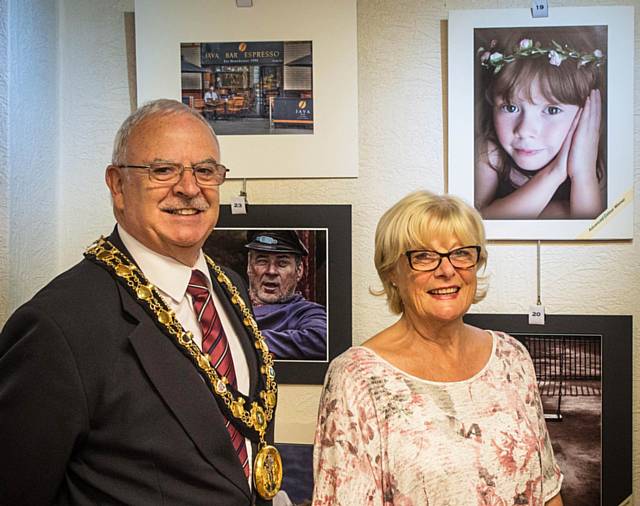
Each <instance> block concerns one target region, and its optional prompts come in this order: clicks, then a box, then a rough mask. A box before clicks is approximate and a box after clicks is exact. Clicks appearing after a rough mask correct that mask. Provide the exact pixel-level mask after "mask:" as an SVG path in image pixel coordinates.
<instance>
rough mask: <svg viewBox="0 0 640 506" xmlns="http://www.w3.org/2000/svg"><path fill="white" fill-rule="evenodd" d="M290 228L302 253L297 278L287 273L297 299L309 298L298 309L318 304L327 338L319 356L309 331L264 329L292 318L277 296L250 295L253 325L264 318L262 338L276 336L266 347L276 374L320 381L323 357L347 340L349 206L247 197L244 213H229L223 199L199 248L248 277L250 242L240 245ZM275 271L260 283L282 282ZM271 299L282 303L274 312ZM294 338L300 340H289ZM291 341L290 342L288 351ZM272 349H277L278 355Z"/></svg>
mask: <svg viewBox="0 0 640 506" xmlns="http://www.w3.org/2000/svg"><path fill="white" fill-rule="evenodd" d="M258 232H261V234H258ZM292 233H295V234H296V235H297V236H298V238H299V239H300V241H301V242H302V243H303V244H304V245H305V246H304V247H305V248H306V249H307V253H308V254H306V255H305V256H304V257H301V258H302V260H301V261H303V262H304V264H303V267H302V272H303V276H302V277H301V278H300V279H299V280H298V282H297V284H295V281H294V286H295V290H296V292H301V293H300V294H299V295H298V296H297V297H298V299H297V300H299V301H301V302H300V303H299V304H300V305H302V304H305V305H309V306H313V307H312V308H311V309H308V308H307V307H306V306H305V307H304V308H303V309H301V311H304V318H308V317H312V316H308V315H309V313H310V312H311V313H313V315H315V316H317V310H318V309H319V308H322V310H323V311H324V310H326V323H325V325H326V343H325V349H324V350H322V356H320V355H318V353H319V352H318V347H317V342H318V340H317V337H315V334H314V336H309V335H305V336H302V338H300V340H299V341H296V339H298V338H297V337H296V336H295V333H294V332H293V331H290V332H289V331H288V330H287V332H289V333H288V335H287V336H286V337H285V336H283V334H284V333H287V332H284V333H283V332H274V333H272V332H271V330H269V329H273V328H274V321H275V320H276V319H278V320H280V321H283V322H285V323H286V325H289V324H290V323H291V322H293V319H294V316H292V312H290V311H289V310H288V309H287V308H286V307H284V305H283V304H275V302H274V303H273V305H269V303H270V301H268V300H261V301H257V304H264V305H263V307H258V306H255V307H254V312H255V313H256V316H257V321H258V325H259V326H261V325H263V326H262V328H261V330H263V335H265V338H266V340H267V343H268V344H269V343H270V342H271V343H275V344H276V348H274V349H272V352H273V353H274V356H275V369H276V377H277V380H278V382H279V383H282V384H287V383H293V384H322V383H323V381H324V376H325V373H326V370H327V367H328V365H329V362H330V361H331V360H332V359H333V358H335V357H336V356H337V355H339V354H340V353H342V352H343V351H345V350H346V349H347V348H348V347H349V346H351V206H350V205H248V206H247V213H246V214H233V213H232V212H231V208H230V206H222V207H221V208H220V217H219V220H218V224H217V225H216V228H215V230H214V231H213V232H212V234H211V235H210V236H209V238H208V239H207V241H206V242H205V245H204V250H205V252H206V253H207V254H208V255H210V256H211V257H212V258H213V259H214V260H217V261H219V262H220V263H221V264H222V265H225V266H227V267H230V268H232V269H234V270H235V271H236V272H238V274H240V275H241V276H243V277H244V278H245V280H246V281H247V284H248V285H251V283H252V281H251V279H250V276H249V273H248V269H247V262H248V258H249V254H248V252H249V249H250V248H247V245H249V246H251V245H253V244H255V242H252V241H255V240H257V241H262V243H264V244H266V245H267V249H268V248H269V247H271V244H275V241H277V240H279V239H280V238H281V237H282V236H287V237H288V235H290V234H292ZM256 235H257V236H258V237H257V238H256V237H255V236H256ZM263 236H264V237H263ZM274 237H275V239H274ZM287 237H285V240H287ZM294 240H297V239H294ZM288 244H291V242H289V243H288ZM252 251H253V252H254V254H255V253H261V251H255V250H252ZM266 252H268V251H266ZM274 256H275V254H274ZM251 277H252V278H253V274H252V276H251ZM255 279H256V281H255V283H256V284H255V285H254V286H256V287H257V286H259V281H257V280H259V279H260V278H259V277H258V276H257V275H256V277H255ZM273 279H275V276H274V278H273ZM279 279H280V281H279V283H280V285H279V286H276V283H271V285H270V286H269V287H268V288H267V290H268V291H270V292H271V293H274V292H277V290H284V288H282V286H284V283H285V281H282V277H280V278H279ZM257 291H258V290H256V292H257ZM276 295H277V293H276ZM302 301H303V302H302ZM275 307H278V308H280V307H282V308H283V309H282V310H280V309H278V310H279V311H281V312H280V313H275V312H271V311H272V309H273V308H275ZM285 313H286V314H285ZM283 315H284V316H283ZM281 316H282V318H281ZM262 318H265V319H262ZM296 318H297V316H296ZM301 318H302V317H301ZM307 321H308V320H307ZM261 322H262V323H261ZM285 323H282V325H280V323H275V325H276V326H277V325H280V327H279V329H280V330H282V328H283V326H284V325H285ZM267 327H268V328H269V329H267ZM287 328H288V327H287ZM305 333H306V331H305ZM270 339H273V341H270ZM309 339H310V340H311V341H308V340H309ZM288 340H290V341H288ZM305 340H307V341H305ZM294 341H295V342H296V343H298V342H301V343H303V344H301V345H298V344H296V345H295V346H294V345H293V342H294ZM305 342H311V344H308V345H307V344H305ZM292 349H295V351H294V352H293V353H294V354H293V355H291V353H292V352H291V350H292ZM278 354H281V355H280V358H278Z"/></svg>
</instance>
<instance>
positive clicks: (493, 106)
mask: <svg viewBox="0 0 640 506" xmlns="http://www.w3.org/2000/svg"><path fill="white" fill-rule="evenodd" d="M633 37H634V34H633V7H577V8H573V7H572V8H553V9H550V13H549V17H547V18H533V17H532V16H531V11H530V9H501V10H482V11H451V12H450V15H449V85H450V90H449V171H448V173H449V191H450V192H451V193H454V194H457V195H459V196H461V197H463V198H465V200H467V201H468V202H469V203H471V204H473V205H474V206H475V207H476V208H477V209H478V210H479V211H480V213H481V214H482V216H483V218H484V220H485V226H486V230H487V236H488V238H489V239H493V240H500V239H502V240H545V239H547V240H573V239H576V240H578V239H579V240H584V239H631V238H632V233H633V108H632V107H629V104H632V103H633V49H630V48H633V40H634V38H633ZM472 118H473V120H472Z"/></svg>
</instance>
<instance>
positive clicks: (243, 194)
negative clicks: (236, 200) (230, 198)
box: [240, 178, 249, 204]
mask: <svg viewBox="0 0 640 506" xmlns="http://www.w3.org/2000/svg"><path fill="white" fill-rule="evenodd" d="M240 197H244V200H245V202H246V203H247V204H248V203H249V199H247V179H246V178H243V179H242V190H240Z"/></svg>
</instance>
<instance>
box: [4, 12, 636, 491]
mask: <svg viewBox="0 0 640 506" xmlns="http://www.w3.org/2000/svg"><path fill="white" fill-rule="evenodd" d="M257 1H265V0H257ZM2 2H3V0H0V5H2ZM10 3H11V6H14V4H20V9H22V11H23V13H25V14H26V11H27V9H29V8H30V7H29V6H33V5H34V3H35V2H18V1H17V0H10ZM59 3H60V6H61V10H60V34H61V35H60V38H59V44H60V49H61V50H60V53H59V58H61V65H60V71H59V73H57V74H56V72H55V69H54V68H53V69H52V66H53V64H52V63H51V62H52V61H55V54H54V55H53V56H54V58H52V59H51V60H48V61H43V62H41V61H40V60H39V59H38V61H37V62H38V65H37V66H36V65H35V63H36V56H34V55H36V54H39V52H42V51H45V53H46V52H47V51H53V49H51V47H46V48H45V47H42V46H43V44H42V42H39V41H42V40H43V38H42V37H41V36H38V34H36V33H31V34H30V37H29V39H28V40H27V39H26V38H25V40H24V41H22V44H23V46H22V47H23V48H25V49H24V50H23V49H21V51H22V52H21V53H20V54H19V58H18V59H16V57H15V56H12V58H11V61H12V68H13V67H17V66H18V65H17V63H16V62H20V63H21V65H22V66H24V63H25V62H26V63H27V65H26V67H27V69H26V70H28V72H26V71H25V73H26V74H28V77H29V78H28V79H27V78H26V76H24V77H23V78H21V79H18V80H17V82H16V81H14V80H13V79H12V80H11V85H12V87H13V86H15V84H18V85H19V86H17V87H15V88H14V89H15V90H16V92H15V95H17V96H16V97H15V99H14V100H15V103H11V105H10V107H11V113H10V118H11V121H12V123H11V127H12V135H14V137H13V138H14V139H15V140H14V141H13V142H14V144H12V147H13V146H14V145H15V148H16V149H17V150H18V151H17V153H16V154H17V157H16V158H14V156H13V153H12V154H11V164H10V166H11V168H12V184H11V185H10V188H12V189H15V192H16V193H15V195H13V196H12V198H11V205H12V206H17V209H16V211H12V212H11V238H12V240H13V239H14V238H15V239H16V240H17V243H16V244H15V245H13V243H12V247H11V252H12V258H11V262H10V263H9V267H10V270H11V280H12V281H16V280H17V281H18V282H19V284H24V287H21V288H20V290H17V291H15V292H13V293H12V294H11V298H10V303H11V305H12V306H14V305H16V304H17V303H19V302H21V301H22V300H24V299H25V298H26V296H27V295H28V294H29V293H30V292H31V290H32V289H33V288H34V287H36V286H38V285H42V284H43V283H44V282H45V280H46V279H48V278H50V277H51V276H53V275H54V274H56V273H57V272H59V271H60V270H62V269H63V268H65V267H67V266H68V265H71V264H72V263H75V262H76V261H77V260H78V259H79V258H80V254H81V251H82V249H83V247H84V246H85V245H86V244H88V243H89V242H91V241H92V240H93V239H94V238H95V237H97V236H98V235H99V234H101V233H107V232H109V230H110V228H111V226H112V223H113V219H112V216H111V211H110V205H109V199H108V194H107V191H106V189H105V187H104V183H103V181H102V178H103V172H104V166H105V164H106V163H107V162H108V160H109V158H110V149H111V141H112V138H113V135H114V133H115V130H116V128H117V126H118V124H119V123H120V121H121V120H122V119H123V118H124V116H126V114H127V112H128V110H129V104H130V98H129V97H130V93H131V92H130V90H131V88H130V87H129V86H128V81H127V74H126V69H127V64H128V60H127V51H126V48H127V46H126V44H125V40H124V39H125V16H124V14H123V12H124V11H126V10H132V8H133V2H132V1H116V0H59ZM561 3H564V4H566V5H576V4H579V5H588V4H590V3H591V4H594V5H595V4H596V3H597V4H602V3H603V2H589V1H581V2H561ZM611 3H615V4H621V3H626V4H633V5H635V6H636V10H638V9H640V3H639V2H637V1H636V2H629V1H626V2H625V1H616V2H611ZM45 4H46V5H45ZM51 4H52V3H48V2H46V1H42V2H40V4H38V5H40V7H39V9H38V13H33V17H34V20H32V23H35V22H36V21H37V19H40V18H42V17H44V16H45V14H46V16H48V17H49V20H50V22H51V24H54V23H55V19H56V16H55V12H52V8H51V7H50V5H51ZM558 4H559V2H556V3H554V6H555V5H558ZM529 5H530V2H528V1H527V0H518V1H509V2H506V1H505V2H502V1H489V0H476V1H474V2H470V1H464V0H454V1H451V0H447V1H445V0H440V1H436V0H427V1H425V0H393V1H392V0H359V2H358V62H359V65H358V70H359V77H358V83H359V104H358V105H359V150H360V177H359V178H357V179H348V180H321V179H317V180H305V181H299V180H284V181H283V180H279V181H272V180H260V181H250V182H249V183H248V194H249V200H250V202H252V203H255V204H271V203H291V204H304V203H332V204H343V203H347V204H351V205H352V206H353V244H352V246H353V286H352V295H353V336H354V342H355V343H359V342H361V341H363V340H364V339H366V338H368V337H369V336H371V335H372V334H374V333H375V332H377V331H378V330H380V329H381V328H382V327H383V326H385V325H387V324H390V323H392V322H393V321H394V318H393V317H392V316H391V315H388V313H387V312H386V307H385V305H384V303H383V302H382V301H381V300H379V299H376V298H374V297H372V296H371V295H369V293H368V288H369V287H370V286H377V279H376V275H375V271H374V268H373V262H372V256H373V233H374V229H375V225H376V222H377V220H378V218H379V217H380V215H381V214H382V212H383V211H384V210H385V209H386V208H388V207H389V206H390V205H391V204H392V203H394V202H395V201H396V200H398V199H399V198H400V197H402V196H403V195H404V194H406V193H407V192H410V191H413V190H415V189H418V188H427V189H430V190H433V191H438V192H441V191H443V190H444V189H445V155H444V153H445V147H444V145H445V144H444V143H445V142H446V139H445V136H444V133H443V132H444V130H445V117H446V116H445V108H444V105H443V104H444V102H446V100H445V98H444V97H443V91H442V76H443V75H445V74H446V69H445V68H444V67H443V65H444V63H445V62H446V59H445V60H443V59H442V52H443V49H444V48H443V46H442V40H446V37H444V39H443V29H444V28H446V25H445V24H444V23H443V21H445V20H446V19H447V15H448V14H447V13H448V9H455V8H471V7H473V8H496V7H497V8H500V7H529ZM23 6H24V7H23ZM552 8H553V6H552ZM36 14H37V15H36ZM637 16H638V12H636V32H637V35H636V44H635V45H636V69H637V68H638V67H639V65H638V64H637V63H638V61H639V60H640V50H639V48H638V41H639V40H640V31H639V27H638V23H637ZM23 17H24V16H23ZM0 23H1V21H0ZM44 25H45V32H46V31H47V27H48V26H49V24H48V23H44ZM18 28H20V27H18ZM25 28H27V29H28V28H29V27H25ZM13 37H14V38H15V37H16V36H15V35H13ZM1 38H2V28H1V26H0V62H1V61H2V60H1V59H2V56H1V51H2V48H1ZM54 46H55V45H54ZM26 48H29V49H30V52H32V53H33V54H30V52H28V51H26ZM47 54H49V53H47ZM445 54H446V51H445ZM51 56H52V55H51V54H49V57H51ZM16 71H18V72H19V75H18V76H17V77H20V76H22V75H23V74H20V70H19V69H16ZM637 72H638V70H636V79H635V81H636V83H638V82H640V81H639V80H638V74H637ZM43 73H45V74H47V76H48V77H49V78H50V79H48V80H43V79H42V78H41V77H40V76H42V74H43ZM56 75H57V78H58V79H59V80H60V90H61V92H60V99H59V101H56V100H55V97H54V99H53V100H52V101H51V102H48V103H47V104H46V108H43V107H42V105H43V104H42V101H40V103H39V104H35V105H34V104H33V98H34V97H35V98H36V99H37V100H39V99H40V97H41V96H42V94H43V93H44V94H45V96H46V97H47V98H50V97H49V95H48V94H49V93H50V92H51V90H52V89H55V88H56V86H55V79H53V78H51V76H56ZM336 79H339V76H336ZM14 83H15V84H14ZM43 84H46V86H42V85H43ZM0 86H1V81H0ZM35 88H37V93H36V89H35ZM636 88H637V86H636ZM11 96H13V95H11ZM638 98H640V92H639V91H636V104H635V107H634V114H635V118H636V121H635V124H636V128H637V125H638V113H639V111H640V100H638ZM56 103H59V104H60V128H59V130H56V129H54V128H53V126H51V125H49V124H48V121H49V117H50V111H51V110H52V108H53V109H55V104H56ZM18 106H20V107H22V108H23V109H24V111H25V112H28V113H29V118H30V121H32V122H34V123H35V125H33V126H32V128H33V129H35V131H33V130H32V129H31V128H27V124H26V123H27V121H26V119H23V116H22V115H18V114H17V111H18V110H19V109H18ZM1 107H2V100H1V99H0V120H1V119H2V110H1ZM42 111H46V112H47V114H43V112H42ZM35 119H37V120H38V121H34V120H35ZM43 124H45V125H48V127H51V128H50V129H48V130H46V132H43V128H44V126H43ZM14 132H15V133H14ZM56 132H59V134H57V133H56ZM44 133H46V134H47V135H43V134H44ZM57 136H59V141H60V146H61V148H60V163H59V170H58V174H59V177H58V181H59V190H58V193H57V199H56V200H55V202H54V201H53V200H54V195H56V192H53V191H50V188H53V187H55V184H54V182H55V181H54V179H55V178H54V176H53V175H54V174H55V172H54V171H53V170H51V167H53V166H54V165H52V164H50V163H49V164H48V165H43V160H44V158H43V157H42V155H43V154H45V153H47V154H48V153H49V148H48V147H47V149H46V150H45V149H44V148H43V147H41V144H40V142H39V143H37V144H36V143H35V140H36V139H37V140H39V141H44V142H45V145H46V146H50V145H51V144H53V146H51V148H52V149H53V151H54V152H55V146H56V141H55V139H56V137H57ZM41 137H42V138H41ZM27 154H31V156H30V157H28V156H27ZM1 156H2V127H1V125H0V157H1ZM637 156H639V155H638V154H636V157H637ZM1 164H2V161H1V158H0V178H1V177H2V169H1V167H2V165H1ZM634 166H635V179H636V183H638V181H637V180H638V179H639V178H640V163H639V161H638V159H636V160H635V164H634ZM17 167H29V168H30V171H33V170H34V169H36V170H37V169H38V167H46V168H47V169H48V170H47V171H43V172H42V173H39V172H37V174H39V176H40V177H41V178H44V181H43V182H40V183H38V185H35V187H34V184H33V183H32V182H31V179H32V178H33V176H32V177H31V178H28V177H27V175H30V174H32V173H31V172H29V173H28V174H27V172H26V171H24V173H23V175H22V176H21V177H17V176H16V177H14V176H13V170H14V168H17ZM15 170H17V169H15ZM0 183H1V180H0ZM2 187H3V186H1V185H0V188H2ZM240 188H241V185H240V182H238V181H230V182H229V183H227V184H225V186H224V187H223V191H222V197H223V198H222V201H223V202H229V201H230V199H231V197H232V196H234V195H237V193H238V192H239V190H240ZM638 188H640V187H639V186H638V184H636V195H635V197H636V206H635V207H636V209H635V233H634V241H633V242H612V243H560V242H556V243H545V244H543V246H542V261H541V264H542V299H543V303H544V304H545V306H546V308H547V312H549V313H555V314H560V313H594V314H632V315H633V316H634V342H635V346H634V349H636V350H637V349H638V345H640V333H639V331H638V329H639V327H638V322H639V319H640V307H639V302H640V269H639V261H638V258H640V251H639V249H640V246H639V244H638V239H640V219H639V216H640V203H639V201H638V191H639V190H638ZM44 189H48V190H49V191H47V192H45V191H44ZM34 192H35V193H34ZM0 197H1V195H0ZM34 197H35V198H36V200H34ZM32 207H33V208H34V210H33V211H30V212H27V211H28V210H29V209H31V208H32ZM54 211H57V213H55V212H54ZM1 213H2V207H1V204H0V233H2V221H1V219H2V214H1ZM47 216H49V221H47V219H46V217H47ZM53 216H55V220H54V219H53V218H52V217H53ZM43 217H44V218H45V220H44V225H43V221H42V220H43ZM51 221H57V223H58V229H57V234H52V232H51V230H52V228H51V226H50V222H51ZM22 235H25V237H22ZM36 238H37V239H38V241H37V242H36V241H35V239H36ZM49 241H50V243H51V244H57V259H58V260H57V264H53V263H52V262H51V257H50V256H46V255H44V254H43V252H42V251H34V249H37V248H36V247H37V245H38V244H49ZM0 247H2V242H1V239H0ZM53 249H54V248H51V249H50V250H48V253H49V254H51V252H52V251H53ZM489 253H490V257H489V267H488V274H489V275H490V278H491V279H490V282H491V288H490V291H489V295H488V297H487V299H486V300H485V301H483V302H482V303H481V304H480V305H478V306H477V307H475V308H473V309H474V311H476V312H500V313H522V312H526V311H527V309H528V306H529V305H530V304H531V303H533V302H534V301H535V296H536V293H535V291H536V247H535V244H533V243H506V242H502V243H494V244H491V245H490V246H489ZM0 258H5V257H0ZM2 262H3V263H0V269H2V268H6V261H5V260H2ZM27 268H35V269H36V271H37V273H38V279H37V280H29V281H24V276H25V274H24V273H25V272H26V270H27ZM0 274H1V270H0ZM385 315H386V316H385ZM634 372H635V374H634V385H635V389H634V391H635V392H636V393H635V399H634V415H635V419H636V420H637V419H638V414H640V402H639V401H640V366H639V362H638V361H636V363H635V365H634ZM319 393H320V388H319V387H305V386H286V385H285V386H282V387H281V402H280V405H279V409H278V418H279V422H278V426H277V436H278V439H279V440H282V441H299V442H306V441H310V440H311V437H312V433H313V428H314V425H315V415H316V410H317V403H318V397H319ZM634 441H635V447H636V448H638V444H640V427H639V426H638V424H637V423H636V426H635V430H634ZM635 453H636V454H638V452H635ZM634 477H635V491H636V496H637V497H640V460H639V459H638V458H637V457H636V459H635V462H634Z"/></svg>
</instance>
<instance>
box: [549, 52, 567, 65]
mask: <svg viewBox="0 0 640 506" xmlns="http://www.w3.org/2000/svg"><path fill="white" fill-rule="evenodd" d="M566 58H567V57H566V56H564V55H561V54H560V53H558V52H557V51H554V50H553V49H552V50H551V51H549V63H550V64H551V65H555V66H556V67H559V66H560V64H561V63H562V61H563V60H565V59H566Z"/></svg>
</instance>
